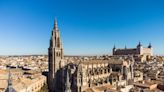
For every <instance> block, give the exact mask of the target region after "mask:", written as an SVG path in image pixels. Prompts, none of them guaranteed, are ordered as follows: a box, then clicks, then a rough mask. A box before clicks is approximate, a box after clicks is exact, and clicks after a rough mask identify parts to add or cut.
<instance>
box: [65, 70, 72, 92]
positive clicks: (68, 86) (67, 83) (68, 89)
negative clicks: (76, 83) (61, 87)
mask: <svg viewBox="0 0 164 92" xmlns="http://www.w3.org/2000/svg"><path fill="white" fill-rule="evenodd" d="M65 87H66V88H65V92H71V89H70V87H71V84H70V81H69V73H68V70H67V77H66V84H65Z"/></svg>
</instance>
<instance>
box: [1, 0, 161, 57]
mask: <svg viewBox="0 0 164 92" xmlns="http://www.w3.org/2000/svg"><path fill="white" fill-rule="evenodd" d="M55 18H57V19H58V24H59V29H60V31H61V36H62V41H63V46H64V52H65V54H66V55H101V54H111V52H112V48H113V45H114V44H115V45H116V47H117V48H124V47H125V45H126V46H127V47H130V48H132V47H136V45H137V44H138V42H139V41H141V43H142V44H143V46H148V44H149V42H151V43H152V46H153V48H154V54H160V55H164V1H163V0H0V55H15V54H16V55H21V54H47V48H48V47H49V39H50V36H51V31H52V28H53V24H54V19H55Z"/></svg>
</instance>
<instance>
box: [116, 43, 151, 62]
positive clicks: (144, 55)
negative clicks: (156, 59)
mask: <svg viewBox="0 0 164 92" xmlns="http://www.w3.org/2000/svg"><path fill="white" fill-rule="evenodd" d="M113 55H114V56H122V55H133V56H134V58H135V60H136V61H149V59H151V56H153V48H152V46H151V43H150V44H149V45H148V47H143V46H142V44H141V43H140V42H139V44H138V45H137V47H136V48H126V46H125V48H123V49H119V48H118V49H117V48H116V47H115V46H114V47H113Z"/></svg>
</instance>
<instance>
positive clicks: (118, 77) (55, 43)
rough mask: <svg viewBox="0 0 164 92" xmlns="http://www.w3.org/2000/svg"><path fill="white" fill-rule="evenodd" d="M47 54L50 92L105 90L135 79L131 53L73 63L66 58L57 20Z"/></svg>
mask: <svg viewBox="0 0 164 92" xmlns="http://www.w3.org/2000/svg"><path fill="white" fill-rule="evenodd" d="M48 56H49V57H48V62H49V74H48V88H49V92H105V90H108V89H109V88H108V87H112V88H113V89H117V88H118V87H121V86H126V85H128V84H130V83H132V81H133V79H134V75H133V74H134V73H133V64H134V59H133V57H132V56H128V57H123V58H99V59H96V58H93V59H89V60H80V61H75V62H68V61H67V60H65V58H64V53H63V47H62V41H61V37H60V31H59V28H58V25H57V21H56V20H55V23H54V28H53V30H52V36H51V39H50V46H49V48H48ZM104 86H108V87H104Z"/></svg>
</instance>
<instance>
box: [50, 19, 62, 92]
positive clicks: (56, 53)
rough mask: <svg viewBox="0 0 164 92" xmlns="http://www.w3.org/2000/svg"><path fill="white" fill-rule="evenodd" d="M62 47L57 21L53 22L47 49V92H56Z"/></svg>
mask: <svg viewBox="0 0 164 92" xmlns="http://www.w3.org/2000/svg"><path fill="white" fill-rule="evenodd" d="M62 60H63V47H62V41H61V38H60V31H59V29H58V24H57V20H55V23H54V28H53V31H52V35H51V39H50V46H49V48H48V63H49V74H48V86H49V90H50V91H49V92H58V91H57V89H58V88H57V85H56V83H57V80H58V77H61V76H60V74H58V73H59V71H61V70H62V64H63V61H62Z"/></svg>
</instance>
